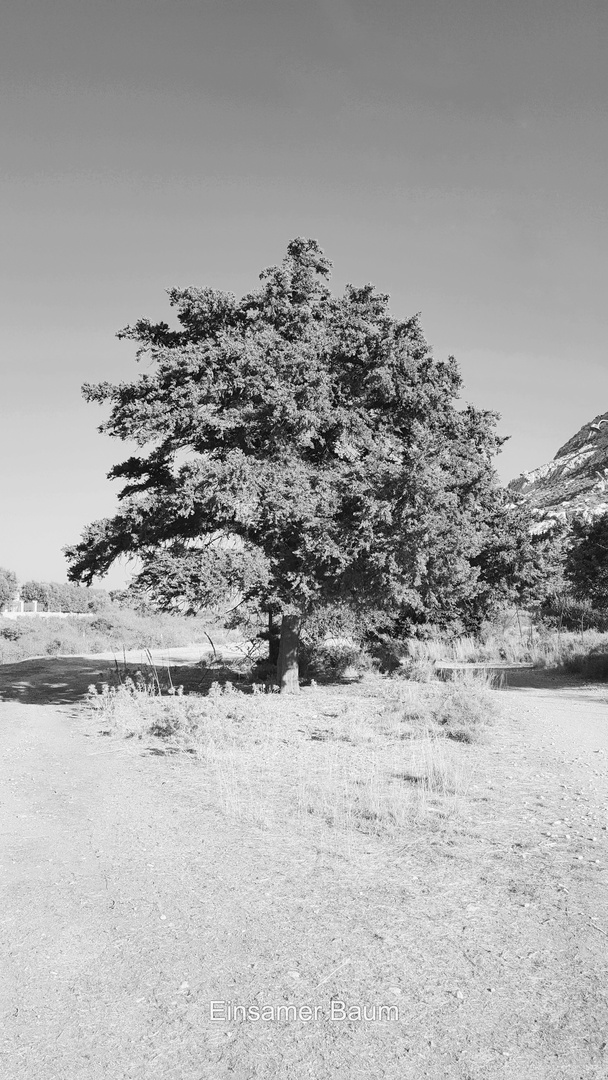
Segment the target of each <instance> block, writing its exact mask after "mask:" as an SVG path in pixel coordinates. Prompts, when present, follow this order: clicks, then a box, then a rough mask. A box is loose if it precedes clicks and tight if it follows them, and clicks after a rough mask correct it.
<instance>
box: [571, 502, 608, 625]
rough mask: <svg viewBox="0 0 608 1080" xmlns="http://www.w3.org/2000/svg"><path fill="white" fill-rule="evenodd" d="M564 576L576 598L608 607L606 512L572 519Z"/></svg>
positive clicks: (607, 527) (607, 525)
mask: <svg viewBox="0 0 608 1080" xmlns="http://www.w3.org/2000/svg"><path fill="white" fill-rule="evenodd" d="M565 575H566V578H567V579H568V581H569V582H570V585H571V588H572V592H573V594H574V596H575V597H576V598H577V599H578V600H589V601H590V602H591V605H592V607H594V608H606V607H608V514H601V515H599V516H598V517H594V518H592V519H591V521H584V520H583V519H582V518H577V519H575V520H574V521H573V522H572V526H571V533H570V546H569V549H568V552H567V555H566V567H565Z"/></svg>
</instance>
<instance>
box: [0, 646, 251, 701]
mask: <svg viewBox="0 0 608 1080" xmlns="http://www.w3.org/2000/svg"><path fill="white" fill-rule="evenodd" d="M154 670H155V671H157V673H158V678H159V679H160V683H161V687H162V689H163V693H164V692H165V690H166V689H168V687H169V686H170V682H169V676H168V674H167V668H166V667H165V668H157V669H154ZM136 671H141V672H142V674H143V676H144V678H145V679H146V680H148V679H152V677H153V674H154V672H153V669H152V668H151V667H147V666H146V665H143V664H139V665H137V667H136V666H135V665H129V666H128V668H127V670H126V672H125V669H124V667H123V665H120V668H119V670H117V667H116V665H115V664H113V663H111V662H110V661H108V660H101V659H100V660H94V659H93V660H92V659H90V658H88V659H87V658H85V657H82V656H57V657H44V658H40V659H35V660H22V661H20V662H19V663H16V664H2V665H0V701H20V702H22V704H24V705H73V704H76V703H77V702H79V701H82V700H84V698H85V697H86V695H87V691H88V689H89V686H91V684H93V685H95V686H96V687H97V688H98V689H99V687H100V684H101V683H104V682H106V683H110V685H112V686H117V685H118V683H119V678H124V676H125V674H126V673H128V674H129V675H131V676H134V675H135V672H136ZM169 671H170V679H171V682H172V683H173V685H174V686H175V687H178V686H183V688H184V691H185V692H186V693H190V694H192V693H199V694H206V693H208V692H209V688H210V687H211V685H212V684H213V683H214V682H217V683H220V685H224V684H225V683H227V682H229V681H230V682H233V683H234V684H235V686H238V685H239V682H240V680H241V679H242V676H240V675H239V673H238V671H234V670H233V669H231V668H227V667H221V666H218V667H214V666H213V665H210V666H208V667H201V666H200V665H196V666H192V667H189V666H179V667H171V668H170V669H169ZM243 689H245V687H243Z"/></svg>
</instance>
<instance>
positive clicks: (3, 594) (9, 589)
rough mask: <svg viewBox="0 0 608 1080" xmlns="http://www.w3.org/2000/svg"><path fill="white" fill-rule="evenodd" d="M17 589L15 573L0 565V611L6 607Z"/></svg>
mask: <svg viewBox="0 0 608 1080" xmlns="http://www.w3.org/2000/svg"><path fill="white" fill-rule="evenodd" d="M16 590H17V575H16V574H15V573H14V572H13V571H12V570H5V569H4V567H2V566H0V611H3V610H4V608H6V607H8V606H9V604H10V602H11V600H12V599H13V597H14V595H15V592H16Z"/></svg>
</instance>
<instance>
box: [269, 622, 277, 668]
mask: <svg viewBox="0 0 608 1080" xmlns="http://www.w3.org/2000/svg"><path fill="white" fill-rule="evenodd" d="M268 661H269V663H271V664H272V665H273V666H274V667H276V665H277V664H278V662H279V631H278V629H277V627H276V626H275V624H274V616H273V615H272V614H271V613H270V612H269V614H268Z"/></svg>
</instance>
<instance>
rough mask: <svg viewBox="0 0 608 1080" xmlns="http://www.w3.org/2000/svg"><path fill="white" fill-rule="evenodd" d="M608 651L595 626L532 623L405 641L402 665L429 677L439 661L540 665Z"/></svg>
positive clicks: (607, 637) (607, 639) (549, 665)
mask: <svg viewBox="0 0 608 1080" xmlns="http://www.w3.org/2000/svg"><path fill="white" fill-rule="evenodd" d="M602 650H603V651H605V652H608V634H604V633H600V632H599V631H597V630H583V631H577V632H575V631H562V632H559V631H556V630H547V629H542V628H538V627H535V626H532V625H527V626H518V625H516V626H515V627H513V626H511V627H505V628H491V627H490V628H487V629H486V630H485V632H484V633H482V634H481V635H480V636H479V637H472V636H471V637H467V636H463V637H459V638H449V637H446V636H445V635H441V634H437V635H435V636H433V637H430V638H428V639H426V640H422V641H417V640H415V639H412V640H411V641H410V642H408V655H407V656H406V657H404V659H403V662H402V666H403V668H404V669H405V670H406V671H407V672H408V674H410V675H413V676H415V677H418V678H429V677H430V676H431V674H432V671H433V665H434V664H435V663H436V662H438V661H442V660H443V661H446V660H447V661H453V662H455V663H476V664H483V663H487V664H488V665H491V664H493V663H496V664H498V663H501V664H522V663H523V664H533V665H534V666H535V667H539V668H557V667H561V666H563V665H567V664H568V663H569V662H570V660H571V659H572V657H574V656H580V655H585V654H588V653H597V652H600V651H602Z"/></svg>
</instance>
